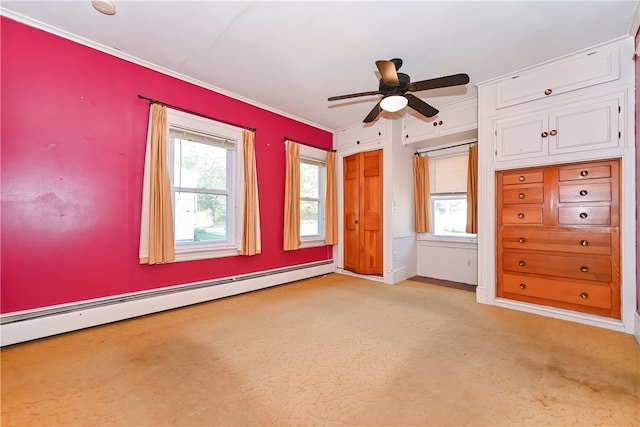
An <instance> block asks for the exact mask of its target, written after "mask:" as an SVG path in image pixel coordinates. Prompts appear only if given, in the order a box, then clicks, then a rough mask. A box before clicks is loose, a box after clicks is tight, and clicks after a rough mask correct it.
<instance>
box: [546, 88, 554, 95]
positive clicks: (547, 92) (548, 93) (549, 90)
mask: <svg viewBox="0 0 640 427" xmlns="http://www.w3.org/2000/svg"><path fill="white" fill-rule="evenodd" d="M552 92H553V91H552V90H551V89H547V90H545V91H544V94H545V95H551V93H552Z"/></svg>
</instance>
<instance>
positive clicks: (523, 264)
mask: <svg viewBox="0 0 640 427" xmlns="http://www.w3.org/2000/svg"><path fill="white" fill-rule="evenodd" d="M526 264H527V263H526V262H524V261H522V260H520V261H518V265H519V266H520V267H524V266H525V265H526Z"/></svg>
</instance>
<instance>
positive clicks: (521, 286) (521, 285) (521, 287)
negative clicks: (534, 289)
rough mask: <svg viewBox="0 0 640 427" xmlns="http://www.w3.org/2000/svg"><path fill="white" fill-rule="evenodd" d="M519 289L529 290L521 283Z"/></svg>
mask: <svg viewBox="0 0 640 427" xmlns="http://www.w3.org/2000/svg"><path fill="white" fill-rule="evenodd" d="M518 287H519V288H520V289H527V285H526V284H524V283H520V284H519V285H518Z"/></svg>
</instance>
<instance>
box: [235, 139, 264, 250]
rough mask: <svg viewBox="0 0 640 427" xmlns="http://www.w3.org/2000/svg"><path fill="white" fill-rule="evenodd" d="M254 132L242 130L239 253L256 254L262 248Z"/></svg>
mask: <svg viewBox="0 0 640 427" xmlns="http://www.w3.org/2000/svg"><path fill="white" fill-rule="evenodd" d="M255 137H256V135H255V132H251V131H248V130H244V131H242V143H243V148H244V219H243V225H242V242H241V244H240V249H239V251H238V253H239V254H240V255H256V254H259V253H260V251H261V249H262V244H261V241H260V204H259V202H258V176H257V174H256V149H255Z"/></svg>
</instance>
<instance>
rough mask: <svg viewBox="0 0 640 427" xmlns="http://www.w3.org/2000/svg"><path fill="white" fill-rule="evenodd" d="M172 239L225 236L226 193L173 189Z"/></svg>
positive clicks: (216, 239) (180, 241)
mask: <svg viewBox="0 0 640 427" xmlns="http://www.w3.org/2000/svg"><path fill="white" fill-rule="evenodd" d="M174 221H175V239H176V243H178V244H179V243H193V242H201V241H221V240H227V196H226V195H213V194H197V193H188V192H184V191H182V192H176V194H175V218H174Z"/></svg>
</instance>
